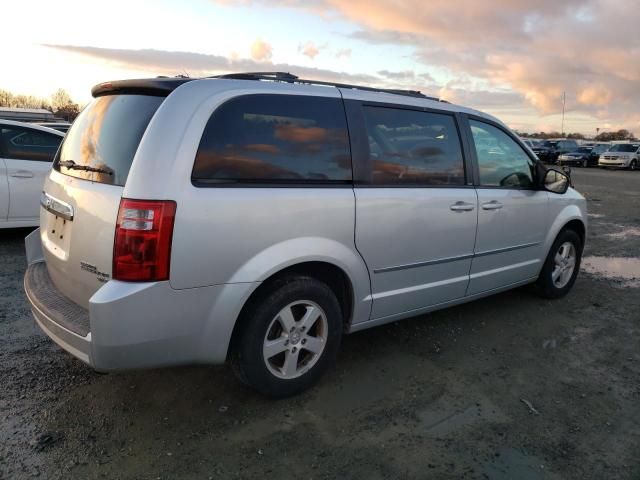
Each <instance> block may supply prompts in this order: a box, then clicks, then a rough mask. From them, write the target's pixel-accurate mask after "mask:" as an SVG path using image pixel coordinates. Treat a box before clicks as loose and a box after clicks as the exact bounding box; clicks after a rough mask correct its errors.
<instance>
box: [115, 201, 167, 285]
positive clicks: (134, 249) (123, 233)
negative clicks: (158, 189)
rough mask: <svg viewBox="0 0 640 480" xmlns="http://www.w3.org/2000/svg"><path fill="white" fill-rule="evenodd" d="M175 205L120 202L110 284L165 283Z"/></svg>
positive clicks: (156, 202)
mask: <svg viewBox="0 0 640 480" xmlns="http://www.w3.org/2000/svg"><path fill="white" fill-rule="evenodd" d="M175 214H176V202H173V201H169V200H162V201H159V200H131V199H128V198H123V199H122V200H120V209H119V210H118V222H117V224H116V235H115V241H114V245H113V271H112V277H113V279H114V280H123V281H127V282H156V281H160V280H168V279H169V263H170V261H171V237H172V236H173V222H174V219H175Z"/></svg>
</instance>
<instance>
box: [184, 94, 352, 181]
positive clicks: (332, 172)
mask: <svg viewBox="0 0 640 480" xmlns="http://www.w3.org/2000/svg"><path fill="white" fill-rule="evenodd" d="M192 179H193V181H194V183H195V184H196V185H197V184H224V183H338V184H339V183H349V182H351V179H352V174H351V152H350V149H349V137H348V133H347V121H346V117H345V113H344V107H343V105H342V100H340V99H338V98H325V97H310V96H299V95H246V96H242V97H238V98H235V99H233V100H230V101H228V102H227V103H225V104H223V105H222V106H220V107H219V108H218V109H217V110H216V111H215V112H214V113H213V115H212V116H211V118H210V119H209V121H208V123H207V125H206V127H205V130H204V133H203V135H202V139H201V141H200V146H199V147H198V152H197V154H196V159H195V163H194V167H193V173H192Z"/></svg>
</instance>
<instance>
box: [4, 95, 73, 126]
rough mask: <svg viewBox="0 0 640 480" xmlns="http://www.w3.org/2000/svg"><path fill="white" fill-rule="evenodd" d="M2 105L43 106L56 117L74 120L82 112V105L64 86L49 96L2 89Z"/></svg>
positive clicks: (18, 106)
mask: <svg viewBox="0 0 640 480" xmlns="http://www.w3.org/2000/svg"><path fill="white" fill-rule="evenodd" d="M0 107H9V108H42V109H44V110H49V111H50V112H52V113H53V114H54V115H55V116H56V117H59V118H63V119H64V120H66V121H68V122H72V121H73V120H74V119H75V118H76V117H77V116H78V113H80V106H79V105H78V104H77V103H75V102H74V101H73V100H72V98H71V95H69V94H68V93H67V91H66V90H64V89H63V88H59V89H58V90H56V91H55V92H53V93H52V94H51V96H50V97H49V98H43V97H36V96H33V95H16V94H15V93H11V92H9V91H7V90H2V89H0Z"/></svg>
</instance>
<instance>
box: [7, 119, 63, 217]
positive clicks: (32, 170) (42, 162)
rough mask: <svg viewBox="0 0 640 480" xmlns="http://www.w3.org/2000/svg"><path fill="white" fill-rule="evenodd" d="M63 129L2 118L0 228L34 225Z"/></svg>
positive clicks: (38, 215)
mask: <svg viewBox="0 0 640 480" xmlns="http://www.w3.org/2000/svg"><path fill="white" fill-rule="evenodd" d="M63 138H64V133H62V132H59V131H58V130H53V129H52V128H47V127H41V126H39V125H33V124H30V123H22V122H14V121H12V120H0V228H16V227H35V226H38V224H39V222H40V195H41V194H42V185H43V184H44V179H45V177H46V176H47V174H48V173H49V170H51V163H52V162H53V157H54V156H55V154H56V152H57V151H58V147H59V146H60V142H61V141H62V139H63Z"/></svg>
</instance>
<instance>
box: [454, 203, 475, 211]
mask: <svg viewBox="0 0 640 480" xmlns="http://www.w3.org/2000/svg"><path fill="white" fill-rule="evenodd" d="M474 208H475V205H474V204H473V203H467V202H462V201H460V202H456V203H454V204H453V205H451V206H450V207H449V209H450V210H452V211H454V212H470V211H471V210H473V209H474Z"/></svg>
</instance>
